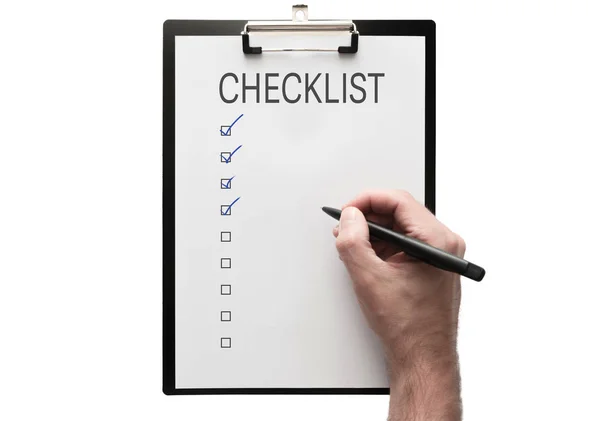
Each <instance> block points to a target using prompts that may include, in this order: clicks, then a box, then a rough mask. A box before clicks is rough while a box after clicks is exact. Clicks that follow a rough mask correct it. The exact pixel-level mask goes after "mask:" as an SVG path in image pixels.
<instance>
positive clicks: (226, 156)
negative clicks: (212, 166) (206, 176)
mask: <svg viewBox="0 0 600 421" xmlns="http://www.w3.org/2000/svg"><path fill="white" fill-rule="evenodd" d="M241 147H242V145H240V146H238V147H237V148H235V149H234V150H233V151H231V152H221V162H223V163H225V164H229V163H230V162H231V158H233V154H234V153H236V152H237V151H239V150H240V148H241Z"/></svg>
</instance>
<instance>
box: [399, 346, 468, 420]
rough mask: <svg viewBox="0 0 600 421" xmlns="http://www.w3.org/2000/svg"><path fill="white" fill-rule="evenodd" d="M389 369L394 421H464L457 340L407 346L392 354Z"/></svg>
mask: <svg viewBox="0 0 600 421" xmlns="http://www.w3.org/2000/svg"><path fill="white" fill-rule="evenodd" d="M398 351H400V352H398ZM388 369H389V372H390V418H389V420H390V421H404V420H411V421H420V420H444V421H446V420H448V421H450V420H451V421H455V420H460V418H461V412H462V411H461V401H460V374H459V367H458V355H457V352H456V343H455V341H448V342H446V343H442V342H441V341H438V342H436V343H434V344H432V343H427V344H423V343H421V344H419V345H415V344H413V345H412V346H410V347H406V346H405V347H403V348H401V349H400V350H397V352H396V353H394V355H393V356H390V357H388Z"/></svg>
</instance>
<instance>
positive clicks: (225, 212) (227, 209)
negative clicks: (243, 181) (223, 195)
mask: <svg viewBox="0 0 600 421" xmlns="http://www.w3.org/2000/svg"><path fill="white" fill-rule="evenodd" d="M240 199H241V197H238V198H237V199H235V200H234V201H233V202H231V203H230V204H229V205H221V216H231V208H233V205H235V204H236V203H237V201H238V200H240Z"/></svg>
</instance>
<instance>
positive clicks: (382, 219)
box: [363, 213, 394, 229]
mask: <svg viewBox="0 0 600 421" xmlns="http://www.w3.org/2000/svg"><path fill="white" fill-rule="evenodd" d="M363 215H365V218H366V219H367V221H370V222H373V223H375V224H377V225H381V226H382V227H385V228H388V229H392V228H393V227H394V216H393V215H381V214H379V213H369V214H363Z"/></svg>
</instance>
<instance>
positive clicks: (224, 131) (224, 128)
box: [221, 126, 231, 136]
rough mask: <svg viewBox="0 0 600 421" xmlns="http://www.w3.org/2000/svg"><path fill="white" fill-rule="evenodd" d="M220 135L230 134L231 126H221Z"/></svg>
mask: <svg viewBox="0 0 600 421" xmlns="http://www.w3.org/2000/svg"><path fill="white" fill-rule="evenodd" d="M221 136H231V126H221Z"/></svg>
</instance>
